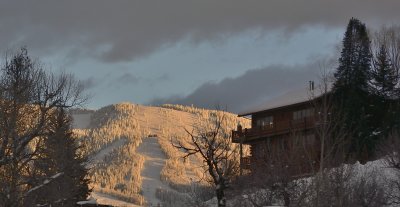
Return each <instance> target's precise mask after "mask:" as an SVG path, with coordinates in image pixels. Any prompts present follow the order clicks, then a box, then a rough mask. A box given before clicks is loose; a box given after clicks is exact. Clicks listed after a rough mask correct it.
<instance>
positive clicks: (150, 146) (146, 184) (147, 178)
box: [137, 137, 172, 206]
mask: <svg viewBox="0 0 400 207" xmlns="http://www.w3.org/2000/svg"><path fill="white" fill-rule="evenodd" d="M137 152H138V153H139V154H141V155H142V156H144V158H145V162H144V167H143V170H142V172H141V175H142V179H143V180H142V191H143V196H144V198H145V200H146V203H147V205H148V206H158V205H161V201H160V200H159V199H158V198H157V197H156V190H157V189H159V188H161V189H167V190H172V189H171V188H170V187H169V186H168V185H166V184H164V183H163V182H162V181H161V177H160V174H161V170H162V168H163V167H164V165H165V161H166V160H167V157H166V156H165V154H164V152H163V151H162V150H161V147H160V144H159V143H158V140H157V138H156V137H148V138H144V139H143V141H142V143H141V144H140V145H139V147H138V148H137Z"/></svg>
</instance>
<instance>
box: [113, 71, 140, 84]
mask: <svg viewBox="0 0 400 207" xmlns="http://www.w3.org/2000/svg"><path fill="white" fill-rule="evenodd" d="M139 81H140V78H139V77H137V76H134V75H132V74H130V73H124V74H122V75H121V76H119V77H118V78H116V80H115V82H116V83H118V84H136V83H138V82H139Z"/></svg>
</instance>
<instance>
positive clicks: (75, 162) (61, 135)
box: [25, 109, 90, 206]
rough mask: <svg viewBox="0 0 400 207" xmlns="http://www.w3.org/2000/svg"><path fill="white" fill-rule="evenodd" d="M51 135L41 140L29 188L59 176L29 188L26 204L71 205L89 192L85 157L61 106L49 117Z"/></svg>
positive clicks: (82, 198) (68, 118)
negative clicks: (50, 181)
mask: <svg viewBox="0 0 400 207" xmlns="http://www.w3.org/2000/svg"><path fill="white" fill-rule="evenodd" d="M50 123H51V125H50V129H49V133H50V135H49V136H48V137H46V138H45V139H44V146H43V147H44V149H43V152H42V153H41V154H40V158H39V159H37V160H35V161H34V167H35V168H34V169H33V171H34V174H33V176H32V177H33V178H34V181H33V182H32V183H30V185H31V186H32V187H34V186H40V184H42V183H44V182H45V181H46V180H48V179H49V178H50V177H51V176H54V175H57V174H60V178H59V179H56V180H54V181H53V182H52V183H51V184H49V185H46V186H43V187H42V188H41V189H38V190H35V191H32V193H29V194H28V197H27V198H26V199H25V205H26V206H31V205H32V204H35V205H41V206H46V205H48V206H74V205H75V204H76V202H77V201H82V200H85V199H86V198H87V196H88V195H89V192H90V190H89V187H88V184H89V180H88V179H87V178H86V176H87V173H88V172H87V171H88V170H87V169H86V167H85V164H86V161H87V160H86V158H85V157H84V156H82V155H81V154H80V153H79V151H78V150H79V148H78V145H77V141H76V140H75V139H74V137H73V136H72V131H71V120H70V117H68V115H67V114H66V112H65V111H64V110H63V109H60V110H56V111H54V114H53V116H52V117H51V120H50Z"/></svg>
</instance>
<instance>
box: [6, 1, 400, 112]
mask: <svg viewBox="0 0 400 207" xmlns="http://www.w3.org/2000/svg"><path fill="white" fill-rule="evenodd" d="M399 8H400V1H399V0H296V1H293V0H265V1H260V0H257V1H252V0H246V1H243V0H230V1H225V0H219V1H215V0H201V1H198V0H196V1H195V0H181V1H171V0H168V1H166V0H160V1H151V0H146V1H134V0H125V1H122V0H117V1H109V0H104V1H100V0H96V1H95V0H92V1H90V0H85V1H78V0H76V1H73V0H63V1H54V0H48V1H42V0H36V1H32V0H26V1H18V0H13V1H8V0H7V1H6V0H4V1H3V0H2V1H1V3H0V45H1V50H2V52H3V53H4V52H5V51H6V50H8V49H15V48H19V47H21V46H26V47H27V48H28V50H29V52H30V54H31V55H32V56H34V57H37V58H38V59H40V60H41V61H42V62H44V63H45V64H46V65H47V66H48V68H49V70H50V69H51V70H55V71H58V70H65V71H68V72H70V73H73V74H75V75H76V77H77V78H79V79H81V80H82V81H84V82H85V84H86V86H87V89H88V90H87V91H88V92H89V93H91V94H92V99H91V100H90V101H89V102H88V104H87V106H88V107H89V108H99V107H102V106H105V105H108V104H112V103H118V102H121V101H130V102H135V103H140V104H160V103H166V102H172V103H183V104H194V105H198V106H202V107H214V106H215V105H216V104H220V105H222V106H226V107H227V108H228V110H230V111H234V112H239V111H241V110H245V108H246V107H248V106H250V105H255V104H257V103H260V102H263V101H265V100H267V99H269V98H271V97H273V96H275V95H277V94H279V93H282V92H284V91H287V90H290V89H292V88H296V87H301V86H305V85H306V84H307V83H308V80H315V79H317V74H318V67H319V63H320V61H322V60H326V59H336V58H337V54H338V49H337V48H338V46H339V45H340V42H341V40H342V37H343V33H344V30H345V27H346V25H347V22H348V20H349V19H350V18H351V17H356V18H358V19H360V20H361V21H362V22H364V23H366V24H367V26H369V27H372V28H379V27H381V26H382V25H384V24H385V25H392V24H395V23H397V22H399V20H400V12H399V11H398V9H399Z"/></svg>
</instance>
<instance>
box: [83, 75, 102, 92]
mask: <svg viewBox="0 0 400 207" xmlns="http://www.w3.org/2000/svg"><path fill="white" fill-rule="evenodd" d="M81 83H82V84H83V87H84V88H85V89H92V88H94V87H96V86H97V85H98V82H97V81H96V80H95V78H93V77H90V78H87V79H85V80H81Z"/></svg>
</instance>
